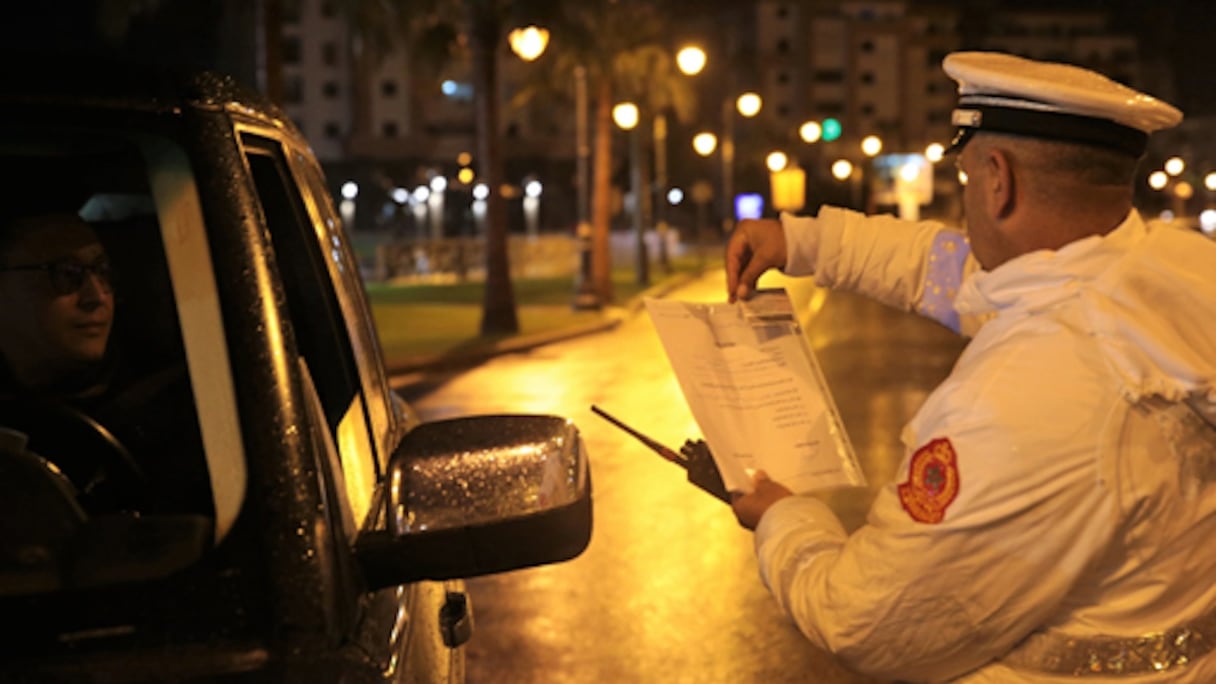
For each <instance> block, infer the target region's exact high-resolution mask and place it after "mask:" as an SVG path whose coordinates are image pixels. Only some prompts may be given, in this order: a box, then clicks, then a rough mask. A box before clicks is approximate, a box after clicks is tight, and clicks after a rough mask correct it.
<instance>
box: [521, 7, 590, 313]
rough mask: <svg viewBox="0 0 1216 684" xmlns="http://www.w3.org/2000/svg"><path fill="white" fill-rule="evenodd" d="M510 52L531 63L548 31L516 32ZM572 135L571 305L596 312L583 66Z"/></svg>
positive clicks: (577, 80) (576, 73) (576, 69)
mask: <svg viewBox="0 0 1216 684" xmlns="http://www.w3.org/2000/svg"><path fill="white" fill-rule="evenodd" d="M507 41H508V43H509V44H510V45H511V50H512V51H513V52H515V54H516V55H518V56H519V57H520V59H523V60H524V61H525V62H531V61H533V60H535V59H537V58H539V57H540V56H541V54H543V53H544V51H545V48H546V47H547V46H548V44H549V31H547V30H546V29H543V28H539V27H536V26H529V27H527V28H522V29H515V30H514V31H512V32H511V33H510V35H509V36H508V38H507ZM574 136H575V142H574V144H575V151H574V153H575V158H576V161H575V171H574V185H575V187H574V193H575V195H574V196H575V204H576V207H575V213H576V214H577V221H578V223H577V225H576V226H575V240H576V244H577V249H578V274H577V275H576V276H575V284H574V300H573V301H572V302H571V306H572V307H573V308H575V309H598V308H600V306H602V303H601V302H600V297H599V295H598V294H597V293H596V291H595V285H594V284H593V283H592V281H591V233H592V228H591V218H590V214H591V211H590V199H589V193H588V191H587V188H588V184H589V180H588V179H589V176H590V172H589V165H590V159H591V146H590V144H589V143H588V141H587V69H586V67H584V66H583V65H582V64H578V65H575V67H574Z"/></svg>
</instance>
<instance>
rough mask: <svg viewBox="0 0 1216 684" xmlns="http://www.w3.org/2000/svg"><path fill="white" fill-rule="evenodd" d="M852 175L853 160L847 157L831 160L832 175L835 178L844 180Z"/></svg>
mask: <svg viewBox="0 0 1216 684" xmlns="http://www.w3.org/2000/svg"><path fill="white" fill-rule="evenodd" d="M852 175H853V162H851V161H849V160H848V159H837V160H836V161H834V162H832V177H833V178H835V179H836V180H840V181H842V180H846V179H848V177H849V176H852Z"/></svg>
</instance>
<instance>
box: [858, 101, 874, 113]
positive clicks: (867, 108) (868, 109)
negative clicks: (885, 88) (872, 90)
mask: <svg viewBox="0 0 1216 684" xmlns="http://www.w3.org/2000/svg"><path fill="white" fill-rule="evenodd" d="M861 115H862V116H874V105H872V104H870V103H868V102H867V103H866V104H863V105H862V106H861Z"/></svg>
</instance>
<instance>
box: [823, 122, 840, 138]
mask: <svg viewBox="0 0 1216 684" xmlns="http://www.w3.org/2000/svg"><path fill="white" fill-rule="evenodd" d="M839 137H840V122H839V121H837V120H836V119H824V120H823V139H824V140H826V141H827V142H831V141H833V140H836V139H837V138H839Z"/></svg>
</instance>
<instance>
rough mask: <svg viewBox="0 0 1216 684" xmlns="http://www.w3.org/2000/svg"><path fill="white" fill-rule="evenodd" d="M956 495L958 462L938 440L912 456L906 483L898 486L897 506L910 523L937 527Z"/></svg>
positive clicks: (947, 444)
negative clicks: (901, 508)
mask: <svg viewBox="0 0 1216 684" xmlns="http://www.w3.org/2000/svg"><path fill="white" fill-rule="evenodd" d="M957 495H958V459H957V458H956V457H955V454H954V445H952V444H950V440H948V439H946V438H944V437H942V438H938V439H934V440H931V441H930V442H929V443H928V444H926V445H924V446H923V447H921V448H919V449H917V450H916V453H914V454H912V461H911V463H910V464H909V465H908V481H907V482H904V483H902V484H900V485H899V502H900V503H901V504H903V507H904V510H906V511H907V512H908V515H910V516H912V519H913V520H916V521H917V522H923V523H939V522H941V521H942V518H944V517H945V516H946V507H948V506H949V505H950V502H952V501H954V497H955V496H957Z"/></svg>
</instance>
